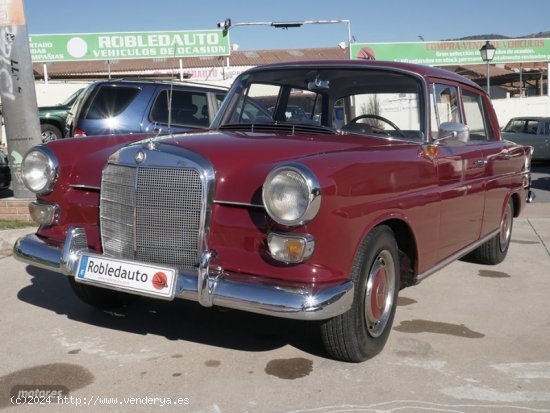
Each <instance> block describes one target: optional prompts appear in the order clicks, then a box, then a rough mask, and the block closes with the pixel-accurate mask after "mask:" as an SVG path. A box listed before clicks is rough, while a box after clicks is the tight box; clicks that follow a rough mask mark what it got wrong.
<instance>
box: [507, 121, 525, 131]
mask: <svg viewBox="0 0 550 413" xmlns="http://www.w3.org/2000/svg"><path fill="white" fill-rule="evenodd" d="M525 125H526V122H525V120H523V119H512V120H510V121H509V122H508V124H507V125H506V127H505V128H504V129H503V132H512V133H523V132H524V131H525Z"/></svg>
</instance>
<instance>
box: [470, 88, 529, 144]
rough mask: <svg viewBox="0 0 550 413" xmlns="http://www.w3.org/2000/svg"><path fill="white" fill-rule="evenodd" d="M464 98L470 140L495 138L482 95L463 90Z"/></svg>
mask: <svg viewBox="0 0 550 413" xmlns="http://www.w3.org/2000/svg"><path fill="white" fill-rule="evenodd" d="M462 100H463V102H464V115H465V116H466V124H467V125H468V128H469V129H470V140H472V141H487V140H493V136H492V134H491V133H490V132H489V131H490V128H489V126H488V121H487V111H486V110H485V105H484V104H483V98H482V96H481V95H479V94H477V93H474V92H471V91H469V90H463V91H462ZM535 133H536V132H535Z"/></svg>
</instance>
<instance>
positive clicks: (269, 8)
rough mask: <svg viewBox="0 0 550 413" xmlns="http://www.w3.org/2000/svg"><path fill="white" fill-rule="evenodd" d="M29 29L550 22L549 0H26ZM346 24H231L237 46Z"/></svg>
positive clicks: (385, 34) (313, 36)
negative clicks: (227, 21) (342, 21)
mask: <svg viewBox="0 0 550 413" xmlns="http://www.w3.org/2000/svg"><path fill="white" fill-rule="evenodd" d="M24 4H25V13H26V18H27V28H28V31H29V34H53V33H101V32H140V31H171V30H200V29H212V28H216V23H218V22H220V21H223V20H225V19H226V18H231V19H232V21H233V22H258V21H262V22H263V21H267V22H272V21H275V22H278V21H297V20H298V21H301V20H331V19H347V20H350V21H351V32H352V35H353V36H354V38H355V40H356V41H357V42H361V43H374V42H377V43H378V42H416V41H419V36H422V37H423V38H424V39H425V40H426V41H437V40H444V39H450V38H458V37H464V36H469V35H474V34H502V35H506V36H510V37H519V36H523V35H526V34H531V33H537V32H541V31H547V30H550V21H549V18H548V16H550V1H548V0H522V1H521V2H519V1H511V0H461V1H452V2H443V1H441V0H425V1H422V0H416V1H414V0H385V1H384V0H383V1H379V0H378V1H371V0H347V1H338V0H331V1H328V0H317V1H305V0H301V1H300V0H276V1H272V2H270V1H258V0H256V1H245V0H226V1H219V0H202V1H201V0H199V1H193V2H189V1H183V0H154V1H140V0H88V1H83V0H24ZM347 37H348V35H347V25H346V24H329V25H307V26H303V27H301V28H291V29H288V30H282V29H275V28H272V27H269V26H246V27H234V28H233V29H231V30H230V40H231V42H232V43H237V44H238V45H239V46H240V50H258V49H292V48H306V47H331V46H336V45H337V44H338V43H339V42H342V41H347Z"/></svg>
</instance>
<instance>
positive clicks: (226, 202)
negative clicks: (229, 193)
mask: <svg viewBox="0 0 550 413" xmlns="http://www.w3.org/2000/svg"><path fill="white" fill-rule="evenodd" d="M213 202H214V203H215V204H217V205H229V206H236V207H245V208H262V209H265V206H264V205H263V204H249V203H247V202H232V201H220V200H217V199H215V200H214V201H213Z"/></svg>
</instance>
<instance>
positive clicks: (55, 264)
mask: <svg viewBox="0 0 550 413" xmlns="http://www.w3.org/2000/svg"><path fill="white" fill-rule="evenodd" d="M84 242H85V234H84V230H83V229H82V228H73V229H72V230H71V231H70V232H69V234H68V235H67V238H66V241H65V244H64V246H62V247H54V246H51V245H48V244H47V243H46V242H45V241H44V240H42V239H41V238H39V237H38V236H36V235H34V234H32V235H27V236H25V237H22V238H20V239H19V240H18V241H17V242H16V244H15V246H14V256H15V257H16V258H17V259H18V260H20V261H23V262H26V263H28V264H30V265H34V266H38V267H42V268H47V269H49V270H54V271H57V272H60V273H64V274H67V275H69V276H74V275H75V274H76V271H77V266H78V259H79V258H80V255H81V254H82V252H83V251H85V249H84V248H83V246H84ZM211 253H212V252H211V251H207V252H205V253H204V255H203V256H202V268H203V271H204V273H203V279H204V280H205V281H206V285H207V288H203V289H202V291H201V292H199V291H198V289H199V285H198V283H197V274H196V273H195V272H184V271H179V272H178V275H177V277H178V278H177V284H176V297H177V298H183V299H190V300H194V301H199V302H200V303H201V304H202V303H203V302H205V301H206V303H207V304H208V303H211V304H212V305H216V306H221V307H227V308H233V309H237V310H243V311H249V312H253V313H258V314H265V315H269V316H274V317H282V318H289V319H296V320H325V319H328V318H332V317H335V316H337V315H340V314H342V313H344V312H346V311H348V310H349V309H350V308H351V305H352V303H353V293H354V286H353V282H352V281H350V280H347V281H345V282H343V283H341V284H338V285H330V286H327V287H325V288H321V289H319V290H316V291H314V292H311V291H308V290H307V289H305V288H303V286H299V287H298V286H297V287H287V286H285V287H283V286H281V285H278V284H276V283H269V284H268V283H259V282H258V281H257V280H254V281H253V282H243V281H232V280H228V279H224V278H223V276H218V275H213V277H212V278H210V274H209V270H208V263H209V259H210V258H211V257H212V255H209V254H211ZM201 295H207V296H208V298H201Z"/></svg>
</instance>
